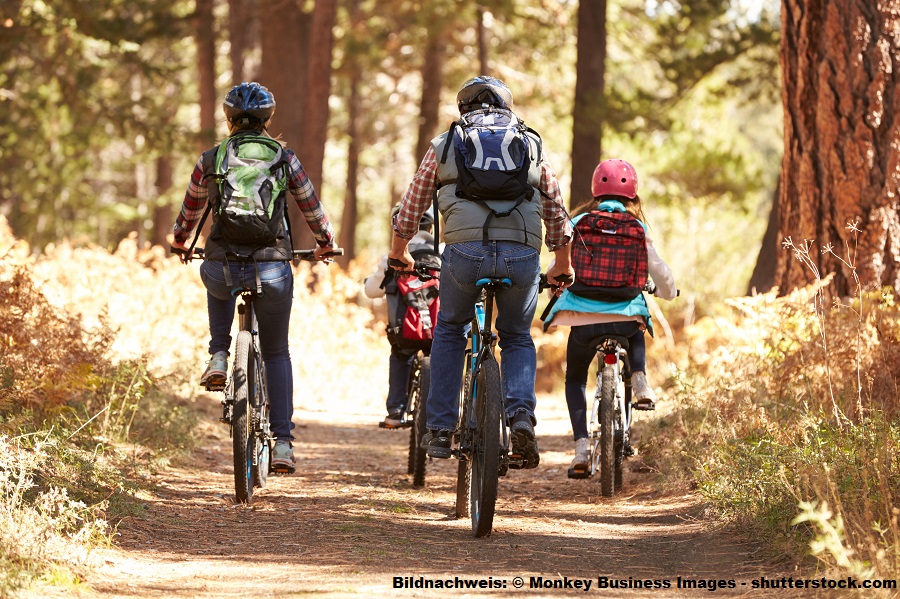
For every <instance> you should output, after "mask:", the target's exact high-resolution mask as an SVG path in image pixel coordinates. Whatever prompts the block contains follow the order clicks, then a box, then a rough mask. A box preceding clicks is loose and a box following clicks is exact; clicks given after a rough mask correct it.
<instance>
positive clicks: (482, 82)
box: [456, 75, 513, 114]
mask: <svg viewBox="0 0 900 599" xmlns="http://www.w3.org/2000/svg"><path fill="white" fill-rule="evenodd" d="M456 106H457V107H458V108H459V113H460V114H465V113H466V112H469V111H471V110H477V109H479V108H484V107H487V106H494V107H495V108H505V109H507V110H510V109H512V106H513V95H512V92H511V91H510V90H509V87H508V86H507V85H506V84H505V83H503V82H502V81H500V80H499V79H497V78H496V77H490V76H488V75H479V76H478V77H472V78H471V79H469V80H468V81H466V82H465V83H463V86H462V88H460V90H459V93H458V94H456Z"/></svg>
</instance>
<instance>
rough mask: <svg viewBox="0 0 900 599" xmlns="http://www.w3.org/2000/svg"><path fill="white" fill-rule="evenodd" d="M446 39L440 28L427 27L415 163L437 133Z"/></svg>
mask: <svg viewBox="0 0 900 599" xmlns="http://www.w3.org/2000/svg"><path fill="white" fill-rule="evenodd" d="M446 58H447V40H446V38H445V36H444V34H443V30H441V29H432V28H429V35H428V45H427V46H426V48H425V61H424V62H423V63H422V98H421V100H420V102H419V137H418V141H416V154H415V156H414V160H415V163H416V164H418V163H419V161H420V160H422V157H423V156H424V155H425V152H426V151H427V150H428V145H429V144H430V143H431V140H432V138H433V137H434V136H435V135H437V129H438V111H439V109H440V103H441V88H442V87H443V83H444V62H445V60H446Z"/></svg>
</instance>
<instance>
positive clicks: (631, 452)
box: [622, 445, 638, 458]
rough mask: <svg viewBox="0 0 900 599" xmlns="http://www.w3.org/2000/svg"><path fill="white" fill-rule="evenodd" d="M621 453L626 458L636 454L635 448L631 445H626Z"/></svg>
mask: <svg viewBox="0 0 900 599" xmlns="http://www.w3.org/2000/svg"><path fill="white" fill-rule="evenodd" d="M622 453H623V455H624V456H625V457H626V458H633V457H634V456H636V455H637V454H638V452H637V449H635V448H634V447H632V446H631V445H626V446H625V450H624V451H623V452H622Z"/></svg>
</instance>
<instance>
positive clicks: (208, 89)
mask: <svg viewBox="0 0 900 599" xmlns="http://www.w3.org/2000/svg"><path fill="white" fill-rule="evenodd" d="M194 31H195V36H196V41H197V69H198V83H199V85H200V135H199V139H198V144H199V147H200V151H201V152H202V151H205V150H207V149H209V148H210V147H212V145H213V144H214V143H215V142H216V104H217V102H216V45H215V44H216V29H215V19H214V18H213V0H197V5H196V12H195V13H194Z"/></svg>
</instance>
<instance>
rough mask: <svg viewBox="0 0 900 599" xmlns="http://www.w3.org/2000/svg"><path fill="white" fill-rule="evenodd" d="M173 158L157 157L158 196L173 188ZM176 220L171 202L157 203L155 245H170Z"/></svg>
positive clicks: (156, 186) (154, 220)
mask: <svg viewBox="0 0 900 599" xmlns="http://www.w3.org/2000/svg"><path fill="white" fill-rule="evenodd" d="M172 185H173V181H172V158H171V157H170V156H160V157H159V158H157V159H156V181H155V182H154V185H153V186H154V188H155V191H156V196H157V197H159V196H162V195H163V194H165V193H166V192H167V191H169V190H170V189H171V188H172ZM173 222H175V215H174V210H173V209H172V205H171V204H157V205H156V206H155V207H154V209H153V237H152V239H151V240H150V242H151V243H153V244H154V245H161V246H163V247H166V248H167V247H169V238H168V235H169V233H171V232H172V223H173Z"/></svg>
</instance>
